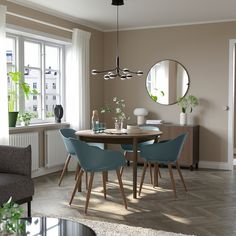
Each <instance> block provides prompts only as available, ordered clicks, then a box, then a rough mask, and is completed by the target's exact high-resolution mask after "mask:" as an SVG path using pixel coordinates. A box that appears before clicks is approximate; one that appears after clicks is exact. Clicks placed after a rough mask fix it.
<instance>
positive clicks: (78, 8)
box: [10, 0, 236, 31]
mask: <svg viewBox="0 0 236 236" xmlns="http://www.w3.org/2000/svg"><path fill="white" fill-rule="evenodd" d="M10 1H12V2H16V3H19V4H22V5H24V6H29V7H33V8H34V9H38V10H43V11H44V12H47V13H51V14H54V15H57V16H61V17H65V18H70V19H73V20H75V21H77V22H80V23H82V24H85V25H88V26H91V27H93V28H97V29H100V30H103V31H109V30H114V29H115V27H116V7H115V6H112V5H111V0H46V1H45V0H10ZM124 2H125V5H124V6H121V7H119V17H120V22H119V25H120V28H122V29H131V28H149V27H162V26H170V25H185V24H196V23H207V22H221V21H230V20H235V19H236V0H124Z"/></svg>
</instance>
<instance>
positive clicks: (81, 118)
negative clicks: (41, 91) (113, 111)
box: [66, 29, 91, 130]
mask: <svg viewBox="0 0 236 236" xmlns="http://www.w3.org/2000/svg"><path fill="white" fill-rule="evenodd" d="M90 35H91V34H90V33H89V32H86V31H83V30H79V29H73V34H72V46H71V49H70V50H68V51H67V58H66V70H67V73H66V121H67V122H69V123H70V125H71V127H72V128H73V129H75V130H82V129H89V127H90V88H89V74H90V72H89V40H90Z"/></svg>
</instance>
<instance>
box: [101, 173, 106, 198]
mask: <svg viewBox="0 0 236 236" xmlns="http://www.w3.org/2000/svg"><path fill="white" fill-rule="evenodd" d="M102 182H103V192H104V198H105V199H106V198H107V190H106V182H107V180H106V172H105V171H103V172H102Z"/></svg>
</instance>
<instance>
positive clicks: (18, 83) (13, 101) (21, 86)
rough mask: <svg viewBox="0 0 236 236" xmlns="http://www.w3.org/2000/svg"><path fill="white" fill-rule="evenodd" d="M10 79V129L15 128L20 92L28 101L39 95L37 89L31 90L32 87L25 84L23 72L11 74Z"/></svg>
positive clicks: (9, 74)
mask: <svg viewBox="0 0 236 236" xmlns="http://www.w3.org/2000/svg"><path fill="white" fill-rule="evenodd" d="M8 76H9V78H10V79H11V81H12V84H11V86H9V87H8V111H9V127H15V126H16V121H17V116H18V111H16V110H15V109H16V105H17V101H18V95H19V92H20V90H21V91H22V92H23V94H24V96H25V98H26V99H29V95H31V94H34V95H37V94H38V91H37V90H36V89H31V88H30V85H29V84H28V83H26V82H24V80H23V78H22V73H21V72H9V73H8Z"/></svg>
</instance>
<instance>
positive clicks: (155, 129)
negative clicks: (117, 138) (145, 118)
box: [140, 125, 160, 131]
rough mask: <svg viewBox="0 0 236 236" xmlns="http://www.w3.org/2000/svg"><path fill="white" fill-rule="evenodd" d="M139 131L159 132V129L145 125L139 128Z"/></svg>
mask: <svg viewBox="0 0 236 236" xmlns="http://www.w3.org/2000/svg"><path fill="white" fill-rule="evenodd" d="M140 129H143V130H154V131H160V129H159V128H158V127H156V126H151V125H145V126H140Z"/></svg>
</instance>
